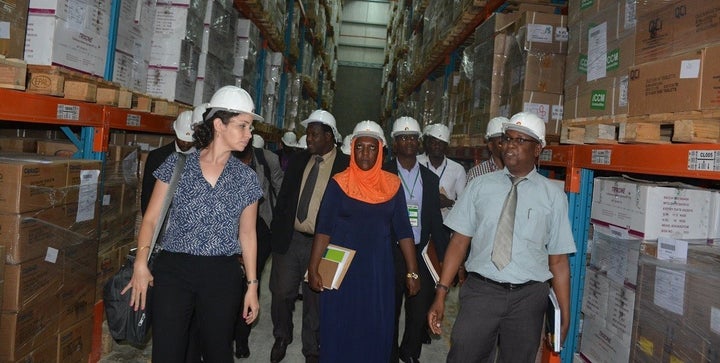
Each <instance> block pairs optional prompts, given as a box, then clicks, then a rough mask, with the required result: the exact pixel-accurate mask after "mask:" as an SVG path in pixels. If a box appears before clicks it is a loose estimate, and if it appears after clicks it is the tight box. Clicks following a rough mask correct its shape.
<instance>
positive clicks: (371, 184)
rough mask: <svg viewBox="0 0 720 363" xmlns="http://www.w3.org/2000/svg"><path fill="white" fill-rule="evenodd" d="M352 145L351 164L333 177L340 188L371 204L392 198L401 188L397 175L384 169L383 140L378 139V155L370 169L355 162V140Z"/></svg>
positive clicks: (349, 194)
mask: <svg viewBox="0 0 720 363" xmlns="http://www.w3.org/2000/svg"><path fill="white" fill-rule="evenodd" d="M356 140H357V139H354V140H353V141H352V145H351V147H350V166H349V167H348V168H347V169H345V171H343V172H340V173H337V174H335V176H334V177H333V178H334V179H335V181H336V182H337V183H338V184H339V185H340V189H342V190H343V192H345V194H347V195H348V196H349V197H350V198H352V199H357V200H359V201H361V202H365V203H370V204H380V203H384V202H387V201H388V200H390V199H392V197H394V196H395V193H397V191H398V188H400V178H398V176H397V175H395V174H392V173H388V172H386V171H384V170H382V147H383V143H382V141H380V140H378V155H377V159H376V160H375V165H373V167H372V168H370V170H367V171H365V170H362V169H360V167H359V166H358V165H357V164H356V163H355V141H356Z"/></svg>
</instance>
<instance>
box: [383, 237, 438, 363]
mask: <svg viewBox="0 0 720 363" xmlns="http://www.w3.org/2000/svg"><path fill="white" fill-rule="evenodd" d="M415 247H416V248H417V249H418V251H417V253H416V254H415V258H416V259H417V260H418V261H417V265H418V275H420V292H418V294H417V295H415V296H408V295H407V285H406V284H407V279H408V277H407V267H406V265H405V258H404V257H403V254H402V251H401V250H400V247H399V246H396V247H395V248H393V259H394V262H395V334H394V338H393V339H394V340H393V342H394V343H393V351H392V356H391V358H390V361H391V362H392V363H395V362H398V359H399V358H400V357H402V358H415V359H418V358H420V352H421V351H422V341H423V338H424V337H425V336H426V335H427V334H426V332H427V329H428V326H427V312H428V310H430V305H432V302H433V299H434V298H435V286H434V282H433V279H432V276H431V275H430V271H428V269H427V266H425V261H423V259H422V257H420V250H421V249H420V248H419V246H415ZM403 301H404V302H405V328H404V331H403V336H402V341H401V342H400V347H399V348H398V344H397V342H398V338H399V335H400V334H399V333H400V313H401V312H402V304H403Z"/></svg>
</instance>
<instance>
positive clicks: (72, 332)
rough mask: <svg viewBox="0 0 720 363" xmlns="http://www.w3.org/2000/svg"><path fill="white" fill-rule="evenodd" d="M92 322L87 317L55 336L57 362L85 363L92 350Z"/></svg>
mask: <svg viewBox="0 0 720 363" xmlns="http://www.w3.org/2000/svg"><path fill="white" fill-rule="evenodd" d="M92 338H93V320H92V317H88V318H86V319H83V320H82V321H80V322H78V323H77V324H75V325H74V326H72V327H70V328H68V329H67V330H64V331H62V332H60V334H58V335H57V342H58V351H57V361H58V362H87V361H88V358H89V356H90V350H91V349H92Z"/></svg>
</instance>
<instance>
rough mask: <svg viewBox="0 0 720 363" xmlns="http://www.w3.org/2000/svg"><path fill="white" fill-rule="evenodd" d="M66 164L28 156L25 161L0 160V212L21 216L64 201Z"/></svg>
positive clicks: (0, 158)
mask: <svg viewBox="0 0 720 363" xmlns="http://www.w3.org/2000/svg"><path fill="white" fill-rule="evenodd" d="M67 167H68V165H67V162H52V161H48V160H42V158H41V157H32V156H31V155H28V157H27V158H25V159H24V160H19V159H17V158H2V157H0V175H2V179H0V212H10V213H23V212H29V211H33V210H39V209H43V208H49V207H52V206H55V205H62V204H63V203H64V202H65V200H64V199H65V194H64V188H65V186H66V183H67Z"/></svg>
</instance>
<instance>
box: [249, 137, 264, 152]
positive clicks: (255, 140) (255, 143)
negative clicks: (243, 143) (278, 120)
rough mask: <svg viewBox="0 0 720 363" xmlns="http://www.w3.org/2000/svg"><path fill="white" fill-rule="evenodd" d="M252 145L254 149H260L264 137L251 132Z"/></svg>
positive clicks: (262, 145) (262, 146)
mask: <svg viewBox="0 0 720 363" xmlns="http://www.w3.org/2000/svg"><path fill="white" fill-rule="evenodd" d="M252 146H253V147H254V148H256V149H262V148H264V147H265V139H263V137H262V136H260V135H258V134H253V140H252Z"/></svg>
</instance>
